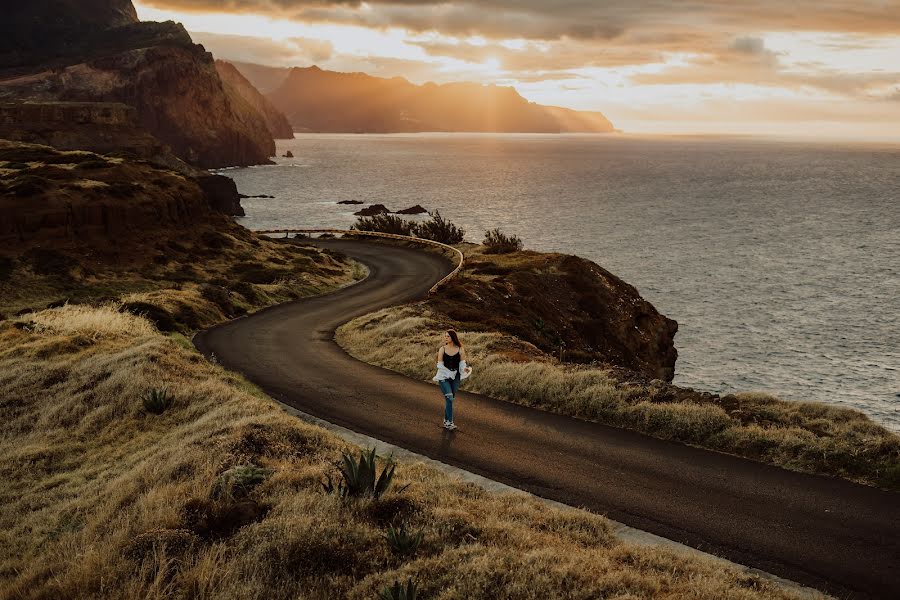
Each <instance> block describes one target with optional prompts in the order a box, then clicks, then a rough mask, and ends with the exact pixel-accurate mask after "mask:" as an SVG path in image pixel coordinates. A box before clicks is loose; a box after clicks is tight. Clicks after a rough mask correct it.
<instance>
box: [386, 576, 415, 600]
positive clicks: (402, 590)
mask: <svg viewBox="0 0 900 600" xmlns="http://www.w3.org/2000/svg"><path fill="white" fill-rule="evenodd" d="M378 597H379V598H380V600H416V584H415V582H414V581H413V580H412V577H410V578H409V579H407V580H406V585H405V586H404V585H403V584H402V583H400V582H399V581H395V582H394V585H390V586H385V587H384V589H383V590H381V593H380V594H379V595H378Z"/></svg>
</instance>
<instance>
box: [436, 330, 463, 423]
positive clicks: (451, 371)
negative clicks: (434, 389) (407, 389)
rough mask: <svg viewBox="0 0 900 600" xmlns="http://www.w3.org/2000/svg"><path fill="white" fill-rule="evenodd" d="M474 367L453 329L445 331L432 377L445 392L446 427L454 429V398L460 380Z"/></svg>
mask: <svg viewBox="0 0 900 600" xmlns="http://www.w3.org/2000/svg"><path fill="white" fill-rule="evenodd" d="M471 372H472V367H470V366H468V365H467V364H466V349H465V348H464V347H463V345H462V342H460V341H459V336H458V335H457V334H456V332H455V331H454V330H452V329H449V330H447V331H446V332H445V333H444V345H443V346H441V348H440V350H438V353H437V374H436V375H435V376H434V377H433V378H432V379H433V380H434V381H437V382H438V385H439V386H441V392H443V394H444V429H449V430H450V431H453V430H454V429H456V424H455V423H454V422H453V400H454V398H455V397H456V391H457V390H458V389H459V384H460V381H461V380H463V379H465V378H466V377H468V376H469V374H470V373H471Z"/></svg>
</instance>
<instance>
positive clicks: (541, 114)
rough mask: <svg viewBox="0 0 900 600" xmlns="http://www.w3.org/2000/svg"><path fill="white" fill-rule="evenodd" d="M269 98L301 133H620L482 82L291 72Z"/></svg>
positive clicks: (591, 116)
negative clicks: (412, 80)
mask: <svg viewBox="0 0 900 600" xmlns="http://www.w3.org/2000/svg"><path fill="white" fill-rule="evenodd" d="M269 99H270V100H272V103H273V104H274V105H275V107H276V108H277V109H279V110H280V111H282V112H283V113H285V114H286V115H287V117H288V120H290V122H291V124H292V125H293V126H294V129H296V130H298V131H302V130H307V131H316V132H414V131H487V132H538V133H560V132H594V133H605V132H610V131H613V127H612V125H611V124H610V123H609V121H607V120H606V118H605V117H603V116H602V115H600V114H599V113H579V112H576V111H568V110H566V109H559V108H555V107H546V106H541V105H539V104H534V103H533V102H528V101H527V100H526V99H525V98H523V97H522V96H520V95H519V93H518V92H517V91H516V90H515V89H513V88H510V87H499V86H494V85H479V84H474V83H448V84H444V85H437V84H434V83H428V84H425V85H422V86H418V85H413V84H412V83H410V82H409V81H407V80H405V79H402V78H400V77H395V78H393V79H383V78H380V77H372V76H369V75H366V74H363V73H336V72H333V71H323V70H322V69H319V68H318V67H309V68H302V69H301V68H297V69H293V70H291V72H290V74H289V75H288V77H287V79H286V80H285V81H284V83H283V84H282V85H281V86H280V87H279V88H278V89H277V90H275V91H274V92H272V93H271V94H269ZM579 115H580V116H579Z"/></svg>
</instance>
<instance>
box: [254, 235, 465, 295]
mask: <svg viewBox="0 0 900 600" xmlns="http://www.w3.org/2000/svg"><path fill="white" fill-rule="evenodd" d="M253 233H259V234H261V235H270V234H274V233H284V234H291V233H303V234H307V233H331V234H334V235H363V236H366V235H367V236H371V237H380V238H388V239H394V240H403V241H406V242H416V243H418V244H426V245H429V246H437V247H439V248H445V249H447V250H450V251H452V252H455V253H456V254H457V256H458V257H459V264H458V265H456V268H455V269H453V270H452V271H451V272H450V273H448V274H447V276H446V277H444V278H443V279H441V280H440V281H438V282H437V283H436V284H434V285H433V286H431V289H430V290H428V293H429V294H433V293H435V292H436V291H438V289H439V288H440V287H441V286H442V285H444V284H445V283H447V282H448V281H450V280H451V279H453V278H454V277H456V275H457V274H458V273H459V272H460V271H462V268H463V263H464V262H465V257H464V256H463V253H462V252H461V251H460V250H459V249H458V248H454V247H453V246H450V245H447V244H442V243H441V242H435V241H434V240H426V239H422V238H417V237H412V236H410V235H398V234H396V233H381V232H380V231H358V230H356V229H254V230H253Z"/></svg>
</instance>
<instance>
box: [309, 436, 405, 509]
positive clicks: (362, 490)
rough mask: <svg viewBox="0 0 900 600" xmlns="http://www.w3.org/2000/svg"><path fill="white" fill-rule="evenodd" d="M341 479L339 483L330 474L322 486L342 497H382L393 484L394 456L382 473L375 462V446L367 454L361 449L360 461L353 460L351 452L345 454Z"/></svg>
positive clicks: (339, 466) (341, 466) (341, 468)
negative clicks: (335, 482) (378, 471)
mask: <svg viewBox="0 0 900 600" xmlns="http://www.w3.org/2000/svg"><path fill="white" fill-rule="evenodd" d="M338 469H339V470H340V474H341V479H340V481H338V483H337V485H335V484H334V482H333V481H332V480H331V476H330V475H328V476H327V477H328V478H327V480H326V481H325V482H323V483H322V487H323V488H324V489H325V491H326V492H327V493H329V494H332V493H336V494H338V495H339V496H341V497H342V498H347V497H351V498H362V497H371V498H376V499H378V498H381V496H382V495H384V493H385V492H386V491H387V490H388V488H389V487H390V486H391V482H392V481H393V479H394V469H396V465H395V464H394V460H393V458H389V459H388V461H387V464H386V465H385V467H384V469H382V471H381V474H380V475H379V474H378V473H377V469H378V466H377V464H376V462H375V448H372V450H371V451H370V452H369V453H368V454H366V453H365V452H363V451H362V450H360V451H359V461H358V462H356V461H354V460H353V456H352V455H350V454H344V455H343V458H342V459H341V462H340V464H339V465H338Z"/></svg>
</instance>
